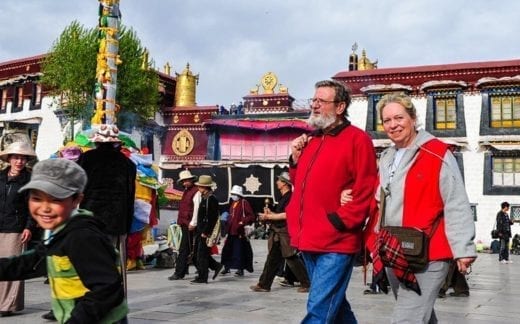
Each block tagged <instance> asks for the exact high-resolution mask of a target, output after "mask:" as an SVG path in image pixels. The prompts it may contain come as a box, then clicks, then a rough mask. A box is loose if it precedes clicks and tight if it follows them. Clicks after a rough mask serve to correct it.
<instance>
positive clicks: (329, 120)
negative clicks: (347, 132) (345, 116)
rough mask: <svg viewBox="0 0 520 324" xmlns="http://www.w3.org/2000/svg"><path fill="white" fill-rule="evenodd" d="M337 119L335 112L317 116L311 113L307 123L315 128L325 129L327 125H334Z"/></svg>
mask: <svg viewBox="0 0 520 324" xmlns="http://www.w3.org/2000/svg"><path fill="white" fill-rule="evenodd" d="M335 121H336V116H334V115H333V114H331V115H325V116H323V115H319V116H315V115H312V114H311V115H310V116H309V118H308V119H307V124H309V125H310V126H312V127H314V128H317V129H325V128H327V127H329V126H330V125H332V124H333V123H334V122H335Z"/></svg>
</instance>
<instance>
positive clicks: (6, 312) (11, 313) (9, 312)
mask: <svg viewBox="0 0 520 324" xmlns="http://www.w3.org/2000/svg"><path fill="white" fill-rule="evenodd" d="M13 315H14V313H13V312H11V311H1V312H0V317H9V316H13Z"/></svg>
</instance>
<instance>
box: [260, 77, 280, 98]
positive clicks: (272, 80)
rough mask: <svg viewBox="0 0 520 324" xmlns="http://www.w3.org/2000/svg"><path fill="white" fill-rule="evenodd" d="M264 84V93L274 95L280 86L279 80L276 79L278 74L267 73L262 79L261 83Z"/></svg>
mask: <svg viewBox="0 0 520 324" xmlns="http://www.w3.org/2000/svg"><path fill="white" fill-rule="evenodd" d="M260 82H261V83H262V87H263V88H264V93H267V94H269V93H274V91H273V90H274V88H275V87H276V85H277V84H278V78H277V77H276V74H274V73H273V72H267V73H266V74H264V76H263V77H262V80H261V81H260Z"/></svg>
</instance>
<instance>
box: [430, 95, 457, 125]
mask: <svg viewBox="0 0 520 324" xmlns="http://www.w3.org/2000/svg"><path fill="white" fill-rule="evenodd" d="M434 102H435V105H434V110H435V129H455V128H456V126H457V109H456V108H457V101H456V100H455V98H454V97H453V98H435V99H434Z"/></svg>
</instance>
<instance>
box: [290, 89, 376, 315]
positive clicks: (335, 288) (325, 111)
mask: <svg viewBox="0 0 520 324" xmlns="http://www.w3.org/2000/svg"><path fill="white" fill-rule="evenodd" d="M350 101H351V100H350V94H349V91H348V89H347V88H346V87H345V85H344V84H343V83H340V82H338V81H333V80H325V81H320V82H317V83H316V85H315V94H314V97H313V98H312V99H310V105H311V115H310V117H309V119H308V123H309V124H310V125H311V126H313V127H314V128H315V130H314V131H313V132H312V133H311V134H303V135H301V136H299V137H297V138H296V139H294V140H293V141H292V142H291V156H290V159H289V165H290V169H289V171H290V173H291V179H292V180H294V181H293V184H294V190H293V195H292V197H291V200H290V202H289V205H288V206H287V208H286V213H287V224H288V229H289V236H290V238H291V245H292V246H293V247H294V248H296V249H298V250H300V251H302V255H303V258H304V260H305V266H306V268H307V272H308V274H309V278H310V282H311V287H310V291H309V297H308V300H307V314H306V316H305V317H304V319H303V321H302V323H357V321H356V318H355V316H354V313H353V312H352V310H351V308H350V304H349V303H348V301H347V298H346V290H347V286H348V283H349V281H350V276H351V274H352V268H353V265H354V255H355V254H356V253H357V252H358V251H359V250H360V249H361V241H362V228H363V225H364V223H365V220H366V218H367V216H368V211H369V206H370V202H371V200H372V199H373V197H374V189H375V182H376V178H377V169H376V154H375V151H374V146H373V145H372V139H371V138H370V137H369V136H368V135H367V134H366V133H365V132H364V131H362V130H361V129H359V128H357V127H355V126H353V125H351V124H350V121H349V120H348V119H347V108H348V106H349V105H350ZM344 189H352V201H350V202H349V203H348V204H345V205H343V206H341V204H340V194H341V191H342V190H344Z"/></svg>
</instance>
